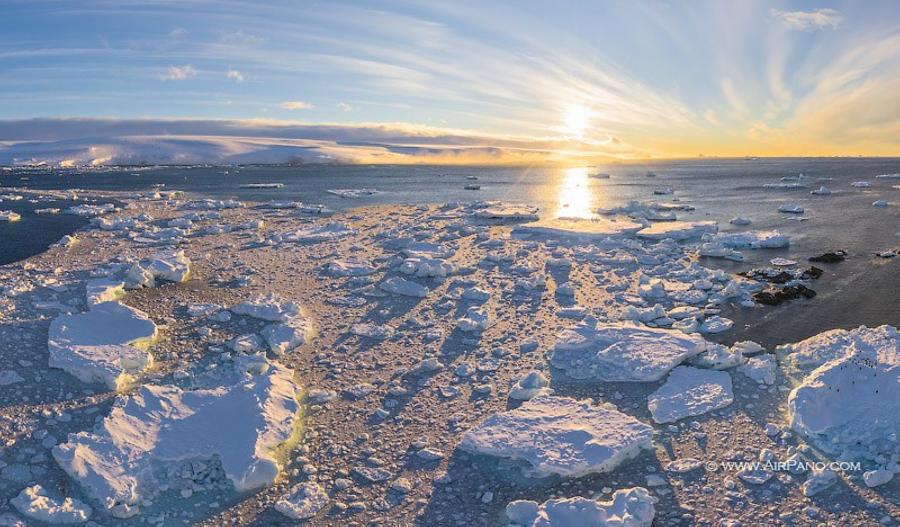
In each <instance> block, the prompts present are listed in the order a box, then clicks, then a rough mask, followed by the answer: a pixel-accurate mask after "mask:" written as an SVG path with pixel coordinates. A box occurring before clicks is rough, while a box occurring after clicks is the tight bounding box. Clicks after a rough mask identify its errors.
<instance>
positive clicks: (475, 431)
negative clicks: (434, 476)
mask: <svg viewBox="0 0 900 527" xmlns="http://www.w3.org/2000/svg"><path fill="white" fill-rule="evenodd" d="M652 437H653V429H652V428H651V427H650V426H649V425H646V424H644V423H642V422H640V421H638V420H637V419H635V418H633V417H631V416H629V415H626V414H623V413H622V412H620V411H618V410H617V409H616V408H615V407H614V406H612V405H609V404H607V405H597V406H595V405H592V404H591V403H590V401H576V400H575V399H571V398H568V397H556V396H553V395H541V396H538V397H535V398H534V399H531V400H530V401H526V402H525V403H523V404H522V406H520V407H518V408H516V409H514V410H509V411H506V412H500V413H497V414H494V415H493V416H491V417H489V418H487V419H486V420H485V421H484V422H482V423H481V424H479V425H477V426H475V427H474V428H472V429H471V430H469V431H468V432H466V434H465V435H464V436H463V439H462V441H461V442H460V448H462V449H464V450H466V451H469V452H474V453H479V454H487V455H491V456H499V457H505V458H512V459H517V460H523V461H526V462H528V463H529V464H530V465H531V466H532V467H533V469H534V472H535V473H536V474H537V475H539V476H548V475H551V474H559V475H561V476H566V477H579V476H584V475H586V474H590V473H594V472H609V471H610V470H612V469H614V468H615V467H616V466H617V465H618V464H619V463H621V462H623V461H625V460H626V459H630V458H632V457H634V456H636V455H637V454H638V452H639V451H640V449H642V448H649V447H650V441H651V439H652Z"/></svg>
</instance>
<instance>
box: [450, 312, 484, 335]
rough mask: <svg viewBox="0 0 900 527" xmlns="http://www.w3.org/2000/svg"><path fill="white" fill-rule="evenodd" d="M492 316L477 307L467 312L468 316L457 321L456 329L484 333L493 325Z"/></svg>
mask: <svg viewBox="0 0 900 527" xmlns="http://www.w3.org/2000/svg"><path fill="white" fill-rule="evenodd" d="M491 322H492V320H491V316H490V314H489V313H488V312H487V310H486V309H479V308H477V307H475V306H472V307H470V308H469V309H467V310H466V316H464V317H463V318H460V319H459V320H457V321H456V327H458V328H459V330H460V331H463V332H467V333H469V332H477V331H484V330H485V329H487V328H488V326H490V325H491Z"/></svg>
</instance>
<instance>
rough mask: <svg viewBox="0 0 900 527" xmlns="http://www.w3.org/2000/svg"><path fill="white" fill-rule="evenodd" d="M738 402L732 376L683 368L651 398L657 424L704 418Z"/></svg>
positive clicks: (721, 372) (672, 374) (652, 413)
mask: <svg viewBox="0 0 900 527" xmlns="http://www.w3.org/2000/svg"><path fill="white" fill-rule="evenodd" d="M732 402H734V394H733V393H732V391H731V375H729V374H728V372H724V371H716V370H704V369H700V368H692V367H690V366H679V367H677V368H675V369H674V370H672V372H671V373H669V377H668V378H667V379H666V382H665V384H663V385H662V386H660V387H659V389H657V390H656V391H655V392H653V393H652V394H650V396H649V397H648V398H647V407H648V408H649V409H650V413H651V415H653V420H654V421H656V422H657V423H673V422H675V421H678V420H679V419H684V418H685V417H691V416H695V415H703V414H705V413H707V412H711V411H713V410H717V409H719V408H724V407H726V406H728V405H730V404H731V403H732Z"/></svg>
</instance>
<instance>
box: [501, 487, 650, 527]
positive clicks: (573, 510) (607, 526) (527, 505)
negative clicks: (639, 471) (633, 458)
mask: <svg viewBox="0 0 900 527" xmlns="http://www.w3.org/2000/svg"><path fill="white" fill-rule="evenodd" d="M657 501H658V500H657V499H656V498H655V497H653V496H651V495H650V493H649V492H648V491H647V489H645V488H643V487H633V488H630V489H620V490H617V491H616V492H615V493H613V495H612V499H611V500H610V501H599V500H591V499H587V498H582V497H575V498H552V499H549V500H547V501H545V502H544V503H541V504H540V505H539V504H538V503H537V502H535V501H529V500H518V501H513V502H510V503H509V505H507V506H506V517H507V519H508V520H509V521H510V523H511V524H512V525H515V526H517V527H650V526H651V525H652V524H653V517H654V516H655V515H656V509H655V508H654V504H655V503H656V502H657Z"/></svg>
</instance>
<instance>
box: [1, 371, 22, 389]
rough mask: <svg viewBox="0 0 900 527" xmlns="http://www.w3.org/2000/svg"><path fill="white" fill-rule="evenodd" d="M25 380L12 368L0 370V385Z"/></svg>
mask: <svg viewBox="0 0 900 527" xmlns="http://www.w3.org/2000/svg"><path fill="white" fill-rule="evenodd" d="M20 382H25V379H24V378H23V377H22V376H21V375H19V374H18V373H16V372H15V371H14V370H0V386H9V385H10V384H18V383H20Z"/></svg>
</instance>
